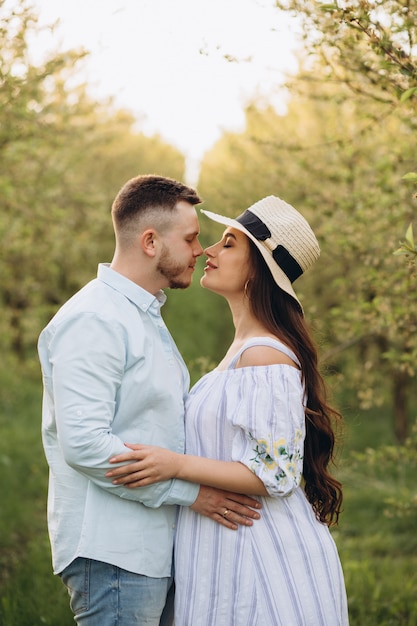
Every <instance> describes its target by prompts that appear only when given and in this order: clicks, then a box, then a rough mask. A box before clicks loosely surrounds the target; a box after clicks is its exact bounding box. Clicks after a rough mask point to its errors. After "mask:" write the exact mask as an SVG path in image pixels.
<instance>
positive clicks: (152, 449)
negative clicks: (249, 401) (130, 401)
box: [106, 444, 268, 496]
mask: <svg viewBox="0 0 417 626" xmlns="http://www.w3.org/2000/svg"><path fill="white" fill-rule="evenodd" d="M125 445H126V447H127V448H130V451H129V452H125V453H124V454H118V455H117V456H115V457H113V458H112V459H110V463H125V465H121V466H119V467H117V468H115V469H114V470H110V471H109V472H107V474H106V476H107V477H108V478H113V483H114V484H116V485H121V484H122V485H126V486H128V487H145V486H146V485H151V484H153V483H156V482H160V481H164V480H169V479H170V478H180V479H182V480H187V481H189V482H193V483H198V484H202V485H208V486H209V487H218V488H220V489H226V490H228V491H235V492H237V493H245V494H247V495H258V496H267V495H268V492H267V491H266V489H265V487H264V484H263V482H262V481H261V480H260V479H259V478H258V477H257V476H256V475H255V474H254V473H253V472H251V470H250V469H249V468H247V467H246V466H245V465H243V464H242V463H239V462H236V461H216V460H213V459H206V458H204V457H200V456H191V455H188V454H178V453H176V452H172V451H171V450H167V449H166V448H159V447H157V446H145V445H142V444H125ZM126 463H127V464H126Z"/></svg>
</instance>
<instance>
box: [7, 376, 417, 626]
mask: <svg viewBox="0 0 417 626" xmlns="http://www.w3.org/2000/svg"><path fill="white" fill-rule="evenodd" d="M22 371H23V370H22V367H20V366H19V367H18V366H17V364H11V365H9V366H8V367H7V368H6V367H5V366H4V365H3V367H2V369H1V371H0V388H1V395H0V429H1V438H0V469H1V474H0V475H1V481H2V493H3V497H2V503H1V507H0V625H2V626H41V625H47V626H67V625H68V626H70V625H71V624H73V623H74V622H73V619H72V615H71V612H70V610H69V606H68V596H67V593H66V590H65V588H64V586H63V585H62V583H61V582H60V580H59V579H58V578H57V577H55V576H53V574H52V567H51V555H50V548H49V541H48V536H47V531H46V492H47V466H46V462H45V459H44V455H43V450H42V445H41V440H40V410H41V384H40V375H39V371H38V368H37V366H36V365H32V366H28V367H26V368H25V369H24V374H22ZM344 413H345V416H346V421H347V432H346V438H345V442H344V445H343V449H342V455H341V461H340V467H339V469H338V475H339V477H340V479H341V480H342V482H343V484H344V494H345V499H344V512H343V514H342V516H341V520H340V525H339V527H338V528H336V529H334V530H333V531H332V532H333V536H334V538H335V541H336V543H337V545H338V549H339V553H340V556H341V560H342V564H343V569H344V572H345V580H346V586H347V591H348V601H349V612H350V624H351V626H417V532H416V530H417V514H416V509H415V508H411V509H406V508H405V512H402V511H401V506H400V504H401V502H405V503H407V502H410V500H411V497H412V494H413V490H414V493H415V475H416V464H417V462H416V456H417V454H416V449H415V446H414V443H412V444H411V445H410V446H409V449H408V450H406V449H404V448H398V447H396V446H392V445H391V444H392V442H393V435H392V430H393V429H392V424H391V420H390V416H389V413H388V412H387V411H385V412H384V411H382V410H381V409H378V410H375V411H369V412H366V413H361V412H360V411H356V410H353V409H349V410H345V411H344ZM413 446H414V448H413ZM370 447H371V448H373V449H374V450H369V448H370ZM392 502H394V504H393V503H392ZM398 512H400V513H401V515H398V514H397V513H398ZM213 626H214V625H213ZM311 626H314V625H311Z"/></svg>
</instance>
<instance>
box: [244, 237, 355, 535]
mask: <svg viewBox="0 0 417 626" xmlns="http://www.w3.org/2000/svg"><path fill="white" fill-rule="evenodd" d="M250 250H251V252H250V254H251V265H252V267H253V270H254V275H253V278H252V279H251V280H250V281H249V282H248V284H247V294H248V296H249V299H250V303H251V308H252V311H253V313H254V315H255V316H256V318H257V319H258V320H260V321H261V322H262V324H263V325H264V326H265V327H266V328H267V329H268V330H269V331H270V332H271V333H272V334H273V335H275V336H276V337H278V338H279V339H280V340H281V341H282V342H283V343H285V344H286V345H288V347H290V348H291V349H292V350H293V351H294V353H295V354H296V355H297V357H298V359H299V361H300V363H301V369H302V376H303V380H304V385H305V389H306V395H307V406H306V408H305V415H306V438H305V442H304V461H303V478H304V483H305V484H304V490H305V493H306V496H307V499H308V501H309V502H310V504H311V505H312V507H313V510H314V512H315V514H316V517H317V519H319V520H320V521H321V522H324V523H326V524H327V525H328V526H331V525H333V524H337V522H338V519H339V514H340V511H341V506H342V500H343V494H342V485H341V483H340V482H339V481H338V480H336V479H335V478H334V477H333V476H332V475H331V474H330V473H329V471H328V466H329V464H330V463H331V462H334V445H335V433H334V430H333V425H334V424H335V423H336V422H338V421H339V420H341V415H340V413H339V412H338V411H337V410H336V409H334V408H332V407H331V406H330V405H329V404H328V403H327V401H326V386H325V382H324V380H323V377H322V376H321V374H320V372H319V368H318V356H317V348H316V346H315V343H314V341H313V339H312V337H311V334H310V331H309V329H308V327H307V324H306V321H305V319H304V316H303V313H302V311H301V308H300V307H299V305H298V303H297V302H296V300H294V298H292V297H291V296H289V295H288V294H287V293H286V292H285V291H283V290H282V289H281V288H280V287H278V286H277V284H276V283H275V281H274V279H273V278H272V275H271V273H270V271H269V269H268V267H267V265H266V264H265V261H264V260H263V258H262V256H261V254H260V253H259V251H258V249H257V248H256V246H255V245H254V244H253V243H252V242H251V241H250Z"/></svg>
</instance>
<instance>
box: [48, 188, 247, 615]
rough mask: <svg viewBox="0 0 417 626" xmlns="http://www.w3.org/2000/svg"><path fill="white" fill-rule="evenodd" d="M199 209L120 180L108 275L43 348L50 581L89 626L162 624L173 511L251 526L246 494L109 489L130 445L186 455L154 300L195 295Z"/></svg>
mask: <svg viewBox="0 0 417 626" xmlns="http://www.w3.org/2000/svg"><path fill="white" fill-rule="evenodd" d="M200 202H201V200H200V198H199V197H198V195H197V193H196V191H195V190H194V189H191V188H189V187H187V186H185V185H183V184H182V183H179V182H177V181H174V180H172V179H168V178H164V177H160V176H138V177H136V178H134V179H132V180H130V181H128V182H127V183H126V184H125V185H124V187H122V189H121V190H120V192H119V193H118V195H117V197H116V199H115V201H114V203H113V207H112V218H113V226H114V231H115V236H116V248H115V253H114V257H113V261H112V263H111V265H110V266H109V265H106V264H100V265H99V269H98V277H97V278H96V279H95V280H92V281H91V282H90V283H88V284H87V285H86V286H85V287H84V288H82V289H81V290H80V291H79V292H78V293H77V294H75V296H73V297H72V298H71V299H70V300H69V301H68V302H67V303H66V304H64V306H63V307H62V308H61V309H60V310H59V311H58V313H57V314H56V315H55V317H54V318H53V319H52V320H51V322H50V323H49V324H48V326H47V327H46V328H45V329H44V330H43V331H42V333H41V335H40V338H39V345H38V349H39V357H40V361H41V366H42V374H43V382H44V400H43V420H42V436H43V443H44V449H45V454H46V457H47V460H48V464H49V467H50V485H49V495H48V526H49V534H50V539H51V546H52V555H53V565H54V572H55V573H56V574H59V575H60V576H61V578H62V580H63V581H64V583H65V584H66V586H67V588H68V591H69V594H70V605H71V609H72V611H73V613H74V615H75V621H76V622H77V623H78V624H82V625H83V626H93V625H94V626H97V625H100V626H110V625H112V626H113V625H115V624H117V625H119V626H134V625H136V624H137V625H141V624H145V623H146V624H151V625H157V624H159V623H160V617H161V614H162V611H163V608H164V605H165V600H166V595H167V591H168V589H169V587H170V585H171V581H172V579H171V570H172V545H173V536H174V530H175V520H176V509H177V507H176V506H173V505H184V506H192V508H193V510H195V511H197V512H199V513H201V514H204V515H207V516H209V517H212V518H213V519H214V520H215V521H217V522H218V523H221V524H223V525H225V526H228V527H229V528H236V527H237V524H245V525H248V524H251V523H252V522H251V521H250V520H249V519H248V518H250V517H251V518H254V519H255V518H256V517H257V514H256V513H255V512H254V511H252V510H251V509H249V508H248V507H247V506H245V505H248V506H249V505H251V506H255V502H254V501H253V500H252V499H249V498H246V497H245V496H239V495H237V494H230V493H228V492H223V491H217V490H214V489H211V488H209V487H204V486H201V487H199V486H198V485H193V484H191V483H187V482H183V481H180V480H171V481H167V482H163V483H159V484H157V485H154V486H152V487H145V488H143V489H133V490H132V489H128V488H125V487H121V486H116V485H113V484H112V482H111V480H110V479H107V478H105V473H106V471H107V470H108V469H110V468H111V465H110V464H109V459H110V458H111V457H113V456H114V455H116V454H118V453H121V452H123V451H125V450H126V448H125V447H124V442H129V441H140V442H141V443H149V444H157V445H160V446H163V447H167V448H170V449H172V450H175V451H180V452H183V451H184V428H183V418H184V398H185V395H186V393H187V391H188V385H189V376H188V372H187V369H186V367H185V364H184V362H183V360H182V358H181V356H180V354H179V352H178V350H177V348H176V346H175V344H174V341H173V339H172V337H171V335H170V333H169V332H168V330H167V328H166V326H165V324H164V322H163V320H162V317H161V314H160V308H161V306H162V304H163V303H164V301H165V295H164V293H163V292H162V291H161V290H162V289H163V288H167V287H170V288H179V289H184V288H186V287H188V286H189V285H190V283H191V279H192V273H193V270H194V267H195V263H196V260H197V257H198V256H200V255H201V253H202V248H201V245H200V243H199V241H198V235H199V226H198V220H197V215H196V211H195V208H194V207H195V205H196V204H198V203H200ZM224 511H228V514H227V519H226V517H225V516H224V514H223V512H224Z"/></svg>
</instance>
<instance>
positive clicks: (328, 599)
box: [175, 337, 348, 626]
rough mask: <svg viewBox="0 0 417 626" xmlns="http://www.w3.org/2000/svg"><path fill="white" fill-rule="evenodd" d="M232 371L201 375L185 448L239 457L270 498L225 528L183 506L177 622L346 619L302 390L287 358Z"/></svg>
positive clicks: (210, 624)
mask: <svg viewBox="0 0 417 626" xmlns="http://www.w3.org/2000/svg"><path fill="white" fill-rule="evenodd" d="M253 345H267V346H271V347H273V348H276V349H277V350H280V351H281V352H284V353H285V354H287V355H288V356H289V357H290V358H291V359H293V361H294V362H295V363H297V364H298V360H297V358H296V356H295V355H294V354H293V353H292V352H291V351H290V350H289V349H288V348H287V347H286V346H285V345H283V344H282V343H280V342H278V341H277V340H275V339H272V338H268V337H260V338H253V339H251V340H250V341H249V342H247V343H246V344H245V345H244V346H243V347H242V349H241V350H240V351H239V353H238V354H236V356H235V357H234V359H233V361H232V362H231V363H230V364H229V367H228V369H226V370H213V371H212V372H210V373H209V374H206V375H205V376H203V378H202V379H201V380H200V381H198V382H197V384H196V385H195V386H194V387H193V389H192V390H191V392H190V395H189V399H188V402H187V406H186V452H187V454H192V455H198V456H203V457H208V458H212V459H219V460H222V461H239V462H240V463H243V464H244V465H246V466H247V467H248V468H250V470H251V471H253V472H254V473H255V474H256V475H257V476H258V477H259V478H260V479H261V480H262V481H263V483H264V485H265V487H266V489H267V491H268V493H269V497H259V499H260V500H261V502H262V509H261V511H260V513H261V518H260V519H259V520H255V521H254V523H253V526H251V527H244V526H239V528H238V530H236V531H233V530H229V529H227V528H225V527H223V526H221V525H220V524H218V523H216V522H215V521H213V520H211V519H209V518H208V517H204V516H202V515H199V514H197V513H194V512H193V511H192V510H191V509H190V508H186V507H183V508H181V510H180V515H179V519H178V529H177V537H176V543H175V581H176V597H175V626H203V625H204V626H346V625H347V624H348V615H347V602H346V591H345V584H344V580H343V573H342V568H341V564H340V560H339V556H338V553H337V549H336V546H335V543H334V541H333V538H332V536H331V534H330V532H329V529H328V527H327V526H326V525H325V524H322V523H321V522H319V521H318V520H317V519H316V517H315V514H314V512H313V509H312V507H311V505H310V504H309V502H308V501H307V498H306V496H305V494H304V491H303V489H302V486H301V485H300V483H301V477H302V470H303V447H304V437H305V414H304V401H305V393H304V388H303V383H302V379H301V372H300V370H299V369H297V368H296V367H293V366H291V365H280V364H277V365H268V366H256V367H242V368H237V369H235V366H236V363H237V361H238V359H239V357H240V355H241V354H242V352H243V351H244V350H245V349H247V348H248V347H250V346H253Z"/></svg>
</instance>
